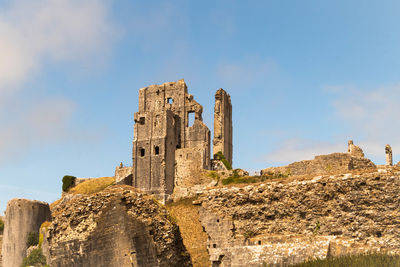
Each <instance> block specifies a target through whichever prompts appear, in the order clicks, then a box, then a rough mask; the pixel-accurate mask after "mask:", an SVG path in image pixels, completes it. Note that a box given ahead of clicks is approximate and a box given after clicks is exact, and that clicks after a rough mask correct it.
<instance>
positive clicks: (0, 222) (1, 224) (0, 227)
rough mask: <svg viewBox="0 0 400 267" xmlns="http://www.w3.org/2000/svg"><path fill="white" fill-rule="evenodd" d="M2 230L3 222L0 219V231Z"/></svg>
mask: <svg viewBox="0 0 400 267" xmlns="http://www.w3.org/2000/svg"><path fill="white" fill-rule="evenodd" d="M3 231H4V222H3V220H2V219H0V232H3Z"/></svg>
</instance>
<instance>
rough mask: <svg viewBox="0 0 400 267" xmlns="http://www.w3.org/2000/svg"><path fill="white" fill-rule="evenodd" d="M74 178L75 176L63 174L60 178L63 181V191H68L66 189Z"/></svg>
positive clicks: (71, 184) (73, 181)
mask: <svg viewBox="0 0 400 267" xmlns="http://www.w3.org/2000/svg"><path fill="white" fill-rule="evenodd" d="M75 180H76V177H75V176H71V175H65V176H64V177H63V178H62V183H63V185H62V190H63V191H64V192H68V190H69V189H70V188H71V187H72V186H74V184H75Z"/></svg>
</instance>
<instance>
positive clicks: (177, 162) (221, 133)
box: [116, 80, 232, 202]
mask: <svg viewBox="0 0 400 267" xmlns="http://www.w3.org/2000/svg"><path fill="white" fill-rule="evenodd" d="M215 98H216V104H215V106H216V113H218V115H215V119H216V120H218V122H216V123H215V125H219V127H218V130H217V132H216V133H217V134H216V137H214V142H215V140H218V141H217V143H218V144H217V149H218V151H222V152H223V153H224V154H226V158H227V159H228V160H229V162H232V106H231V103H230V97H229V95H228V94H227V93H226V92H225V91H224V90H222V89H220V90H218V91H217V93H216V96H215ZM217 107H218V108H217ZM202 112H203V107H202V106H201V105H200V104H199V103H197V102H196V100H194V98H193V96H192V95H190V94H189V93H188V90H187V86H186V84H185V82H184V80H179V81H177V82H168V83H164V84H161V85H151V86H148V87H145V88H142V89H140V90H139V111H138V112H136V113H135V115H134V119H135V126H134V140H133V149H132V159H133V166H132V182H131V183H129V182H123V181H122V182H121V183H125V184H131V185H133V186H134V187H136V188H139V189H141V190H143V191H145V192H147V193H150V194H154V195H156V196H157V197H158V199H159V200H161V201H162V202H164V201H166V200H167V199H168V198H169V196H170V195H171V194H172V193H173V190H174V187H175V186H176V185H177V183H182V182H183V180H185V179H186V178H187V176H189V175H193V173H194V172H196V171H199V170H202V169H211V164H210V142H211V137H210V130H209V129H208V127H207V126H206V125H205V124H204V123H203V118H202ZM191 114H194V122H193V124H192V125H189V117H190V116H191ZM220 143H221V144H220ZM214 151H215V150H214ZM121 172H123V171H122V169H121V170H119V169H118V168H117V171H116V175H117V173H121ZM126 177H128V176H126ZM121 180H123V179H122V178H121ZM127 180H128V179H127Z"/></svg>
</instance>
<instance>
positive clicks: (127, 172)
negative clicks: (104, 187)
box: [115, 166, 132, 185]
mask: <svg viewBox="0 0 400 267" xmlns="http://www.w3.org/2000/svg"><path fill="white" fill-rule="evenodd" d="M115 183H116V184H126V185H132V167H124V166H117V167H116V168H115Z"/></svg>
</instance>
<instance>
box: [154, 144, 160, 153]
mask: <svg viewBox="0 0 400 267" xmlns="http://www.w3.org/2000/svg"><path fill="white" fill-rule="evenodd" d="M154 154H156V155H158V154H160V147H158V146H155V147H154Z"/></svg>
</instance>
